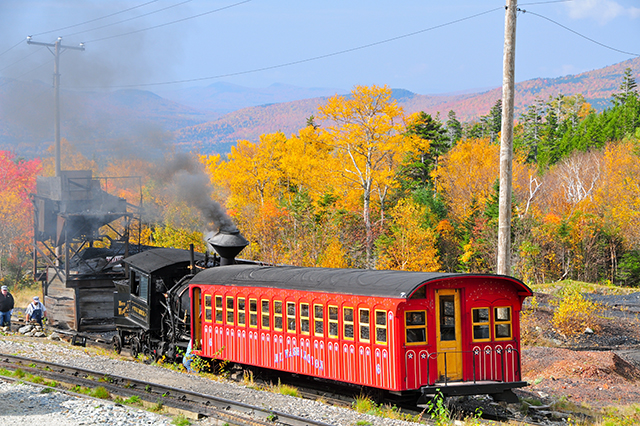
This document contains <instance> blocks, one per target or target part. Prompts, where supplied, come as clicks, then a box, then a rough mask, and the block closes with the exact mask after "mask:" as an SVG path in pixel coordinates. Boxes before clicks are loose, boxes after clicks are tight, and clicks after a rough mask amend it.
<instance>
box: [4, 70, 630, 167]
mask: <svg viewBox="0 0 640 426" xmlns="http://www.w3.org/2000/svg"><path fill="white" fill-rule="evenodd" d="M626 68H631V69H632V70H633V73H634V76H635V77H636V79H637V80H638V81H640V58H635V59H631V60H628V61H624V62H621V63H618V64H615V65H611V66H608V67H605V68H601V69H598V70H594V71H589V72H585V73H581V74H577V75H568V76H564V77H559V78H537V79H533V80H527V81H524V82H521V83H518V84H517V85H516V98H515V105H516V119H517V118H518V117H519V115H520V114H521V113H523V112H524V110H525V109H526V107H527V106H528V105H530V104H532V103H533V102H534V101H535V100H536V99H544V100H546V99H548V98H549V97H550V96H557V95H558V94H564V95H573V94H576V93H582V94H583V95H584V97H585V98H586V99H587V101H588V102H590V103H591V105H592V106H593V107H594V108H596V109H597V110H603V109H604V108H606V107H608V106H609V105H610V99H611V94H612V93H614V92H616V91H617V90H618V88H619V86H620V83H621V82H622V76H623V73H624V70H625V69H626ZM348 92H349V90H346V89H334V88H301V87H295V86H290V85H284V84H274V85H272V86H269V87H267V88H249V87H243V86H237V85H233V84H228V83H214V84H211V85H209V86H207V87H194V88H188V89H182V90H171V91H163V92H158V93H157V94H156V93H152V92H150V91H144V90H131V89H129V90H118V91H114V92H80V91H68V90H63V91H62V92H61V107H62V108H61V135H62V137H64V138H66V139H67V140H69V141H70V142H71V143H73V144H74V145H75V146H76V147H77V148H78V149H79V150H80V151H81V152H83V153H84V154H85V155H87V156H93V157H96V156H97V157H100V154H101V153H103V152H109V153H113V152H116V151H119V150H122V151H123V152H126V153H127V154H126V155H140V154H141V153H143V154H144V153H145V152H149V151H148V150H147V148H148V147H150V146H155V147H166V146H167V145H168V144H177V145H178V146H180V147H182V148H184V149H188V150H197V151H198V152H200V153H203V154H211V153H225V152H229V150H230V147H231V146H232V145H234V144H235V143H236V141H237V140H239V139H247V140H251V141H257V140H258V138H259V137H260V135H261V134H264V133H273V132H278V131H282V132H284V133H285V134H286V135H290V134H292V133H296V132H297V131H298V130H299V129H301V128H302V127H304V126H305V123H306V121H307V118H308V117H310V116H311V115H314V116H317V115H318V106H319V105H321V104H324V103H326V102H327V99H328V98H329V97H330V96H333V95H336V94H340V95H348ZM500 97H501V88H499V87H497V88H494V89H491V90H487V91H483V92H478V93H464V92H461V93H457V94H440V95H420V94H416V93H412V92H409V91H407V90H403V89H394V90H393V98H394V99H395V100H396V101H397V102H398V104H399V105H401V106H402V107H403V108H404V110H405V112H406V113H413V112H416V111H425V112H426V113H428V114H432V115H436V114H440V117H441V119H442V120H443V121H446V118H447V114H448V112H449V111H450V110H453V111H455V112H456V115H457V117H458V119H459V120H460V121H463V122H464V121H472V120H477V119H478V118H479V117H481V116H483V115H487V114H488V113H489V110H490V109H491V107H492V106H493V105H494V104H495V102H496V101H497V100H498V99H500ZM52 105H53V90H52V88H51V86H50V85H47V84H44V83H42V82H39V81H32V82H23V81H18V80H11V79H2V78H0V114H1V115H0V149H2V150H11V151H14V152H16V153H17V154H18V155H22V156H25V157H33V156H38V155H42V153H43V152H44V151H45V150H46V149H47V148H48V147H49V146H50V145H51V143H52V140H53V107H52Z"/></svg>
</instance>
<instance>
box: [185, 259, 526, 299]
mask: <svg viewBox="0 0 640 426" xmlns="http://www.w3.org/2000/svg"><path fill="white" fill-rule="evenodd" d="M463 278H464V279H468V278H487V279H498V280H502V281H507V282H509V283H510V284H512V285H513V286H514V287H516V288H517V290H518V292H519V293H520V294H521V295H523V296H525V295H526V296H531V295H532V294H533V293H532V291H531V289H530V288H529V287H527V286H526V285H525V284H524V283H523V282H522V281H520V280H518V279H516V278H513V277H509V276H505V275H490V274H451V273H443V272H410V271H380V270H368V269H333V268H303V267H296V266H259V265H229V266H222V267H216V268H210V269H205V270H204V271H201V272H200V273H198V274H197V275H196V276H195V277H194V278H193V279H192V280H191V283H192V284H213V285H225V286H235V287H266V288H280V289H290V290H303V291H316V292H327V293H341V294H352V295H362V296H378V297H390V298H400V299H405V298H409V297H410V296H411V294H412V293H413V292H414V291H416V290H417V289H418V288H419V287H421V286H422V285H423V284H425V283H434V282H436V281H440V282H441V281H446V280H453V279H463Z"/></svg>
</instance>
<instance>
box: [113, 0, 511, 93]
mask: <svg viewBox="0 0 640 426" xmlns="http://www.w3.org/2000/svg"><path fill="white" fill-rule="evenodd" d="M248 1H250V0H248ZM242 3H246V2H242ZM238 4H240V3H238ZM502 9H503V7H496V8H494V9H490V10H487V11H484V12H480V13H476V14H475V15H471V16H467V17H465V18H460V19H455V20H453V21H449V22H446V23H444V24H439V25H435V26H433V27H429V28H425V29H423V30H419V31H414V32H411V33H408V34H404V35H400V36H396V37H392V38H388V39H385V40H381V41H376V42H373V43H369V44H365V45H362V46H358V47H353V48H350V49H345V50H340V51H338V52H333V53H327V54H325V55H319V56H314V57H312V58H307V59H300V60H298V61H292V62H287V63H284V64H279V65H271V66H268V67H262V68H255V69H252V70H247V71H238V72H234V73H228V74H219V75H215V76H210V77H199V78H191V79H185V80H173V81H165V82H158V83H141V84H130V85H125V86H109V87H110V88H113V89H124V88H130V87H148V86H164V85H169V84H179V83H192V82H195V81H203V80H214V79H218V78H225V77H235V76H238V75H244V74H252V73H256V72H261V71H268V70H272V69H277V68H284V67H289V66H292V65H298V64H302V63H305V62H312V61H317V60H319V59H325V58H330V57H332V56H338V55H342V54H345V53H350V52H355V51H357V50H362V49H367V48H369V47H373V46H378V45H381V44H385V43H389V42H392V41H396V40H400V39H403V38H407V37H412V36H414V35H418V34H422V33H425V32H428V31H433V30H436V29H439V28H442V27H446V26H449V25H453V24H457V23H459V22H463V21H467V20H469V19H473V18H477V17H479V16H482V15H486V14H488V13H491V12H495V11H497V10H502Z"/></svg>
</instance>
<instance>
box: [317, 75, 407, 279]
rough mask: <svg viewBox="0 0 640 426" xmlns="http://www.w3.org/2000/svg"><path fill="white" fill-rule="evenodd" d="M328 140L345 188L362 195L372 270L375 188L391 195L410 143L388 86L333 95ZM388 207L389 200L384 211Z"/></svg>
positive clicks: (324, 114)
mask: <svg viewBox="0 0 640 426" xmlns="http://www.w3.org/2000/svg"><path fill="white" fill-rule="evenodd" d="M319 110H320V118H321V119H322V120H324V124H325V126H326V127H323V130H322V132H323V137H324V140H325V141H326V143H327V144H328V145H330V146H331V147H333V148H334V150H335V155H336V158H337V159H338V164H339V165H340V168H339V169H338V170H336V173H337V174H338V175H339V178H340V181H341V189H342V190H343V191H344V192H345V193H346V194H345V198H349V195H348V193H352V194H353V193H354V192H355V193H357V194H358V199H360V200H362V201H361V202H362V219H363V225H364V228H365V243H364V246H365V252H366V259H365V263H366V266H367V267H369V268H370V267H373V256H372V248H373V233H372V221H371V210H372V206H371V198H372V193H373V191H374V189H377V190H378V192H379V194H386V189H385V188H388V187H390V186H391V185H392V184H393V176H394V165H396V163H397V161H398V160H397V158H396V156H398V155H399V153H401V152H402V147H403V144H404V143H405V142H406V136H405V135H404V132H403V130H404V123H403V121H404V116H403V111H402V108H401V107H399V106H398V105H397V103H396V102H395V101H392V100H391V89H389V88H388V87H386V86H383V87H379V86H375V85H374V86H371V87H367V86H356V87H355V88H354V89H353V90H352V92H351V96H350V97H348V98H345V97H343V96H334V97H332V98H330V99H329V101H328V102H327V104H326V105H324V106H321V107H320V108H319ZM383 206H384V197H383V199H382V204H381V205H380V207H381V208H383Z"/></svg>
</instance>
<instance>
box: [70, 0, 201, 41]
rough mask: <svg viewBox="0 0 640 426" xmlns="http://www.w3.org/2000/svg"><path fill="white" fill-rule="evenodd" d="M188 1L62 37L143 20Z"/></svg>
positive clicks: (188, 0)
mask: <svg viewBox="0 0 640 426" xmlns="http://www.w3.org/2000/svg"><path fill="white" fill-rule="evenodd" d="M190 1H191V0H185V1H183V2H180V3H176V4H172V5H171V6H167V7H163V8H162V9H158V10H154V11H153V12H147V13H143V14H142V15H138V16H134V17H132V18H127V19H123V20H122V21H118V22H113V23H111V24H106V25H103V26H101V27H97V28H91V29H90V30H84V31H78V32H75V33H71V34H67V35H65V36H64V37H70V36H74V35H78V34H83V33H88V32H91V31H97V30H101V29H103V28H107V27H112V26H114V25H118V24H122V23H123V22H129V21H133V20H135V19H139V18H143V17H145V16H149V15H153V14H154V13H158V12H163V11H165V10H167V9H171V8H174V7H177V6H182V5H183V4H185V3H189V2H190Z"/></svg>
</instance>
